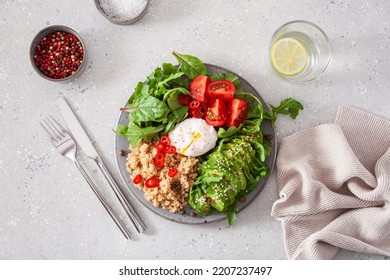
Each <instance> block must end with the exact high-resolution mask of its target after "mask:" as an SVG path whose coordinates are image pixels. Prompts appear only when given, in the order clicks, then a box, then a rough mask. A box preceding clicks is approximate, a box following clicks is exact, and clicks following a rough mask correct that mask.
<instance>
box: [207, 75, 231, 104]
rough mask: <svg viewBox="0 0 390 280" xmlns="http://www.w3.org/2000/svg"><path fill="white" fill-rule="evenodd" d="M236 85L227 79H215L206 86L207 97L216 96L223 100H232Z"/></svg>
mask: <svg viewBox="0 0 390 280" xmlns="http://www.w3.org/2000/svg"><path fill="white" fill-rule="evenodd" d="M235 92H236V87H235V86H234V84H233V83H232V82H230V81H228V80H216V81H214V82H211V83H210V84H209V85H208V86H207V98H209V99H212V98H218V99H222V100H223V101H224V102H230V101H232V100H233V96H234V93H235Z"/></svg>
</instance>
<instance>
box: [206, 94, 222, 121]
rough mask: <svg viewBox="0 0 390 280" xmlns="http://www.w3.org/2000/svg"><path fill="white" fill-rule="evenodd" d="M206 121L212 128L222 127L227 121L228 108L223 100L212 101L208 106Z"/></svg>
mask: <svg viewBox="0 0 390 280" xmlns="http://www.w3.org/2000/svg"><path fill="white" fill-rule="evenodd" d="M205 121H206V122H207V123H208V124H209V125H212V126H222V125H223V124H224V123H225V121H226V106H225V103H224V102H223V101H222V100H221V99H211V100H210V101H209V103H208V104H207V111H206V116H205Z"/></svg>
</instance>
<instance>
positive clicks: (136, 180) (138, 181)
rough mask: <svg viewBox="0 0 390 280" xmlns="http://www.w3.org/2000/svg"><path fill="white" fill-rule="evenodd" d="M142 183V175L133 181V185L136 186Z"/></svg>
mask: <svg viewBox="0 0 390 280" xmlns="http://www.w3.org/2000/svg"><path fill="white" fill-rule="evenodd" d="M141 181H142V175H141V174H138V175H136V176H135V177H134V179H133V183H134V184H139V183H141Z"/></svg>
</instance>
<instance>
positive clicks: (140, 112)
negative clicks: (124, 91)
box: [129, 94, 170, 122]
mask: <svg viewBox="0 0 390 280" xmlns="http://www.w3.org/2000/svg"><path fill="white" fill-rule="evenodd" d="M129 111H130V118H133V119H136V120H137V121H139V122H147V121H154V122H161V121H163V119H164V118H166V116H167V115H168V113H169V111H170V110H169V108H168V106H167V105H166V104H165V102H162V101H161V100H159V99H158V98H156V97H153V96H150V95H147V94H145V95H140V96H139V97H138V98H136V99H135V100H134V102H133V103H131V104H130V106H129Z"/></svg>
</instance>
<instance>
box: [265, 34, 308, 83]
mask: <svg viewBox="0 0 390 280" xmlns="http://www.w3.org/2000/svg"><path fill="white" fill-rule="evenodd" d="M307 61H308V53H307V50H306V48H305V46H304V45H303V44H302V43H301V42H300V41H298V40H297V39H294V38H282V39H279V40H278V41H277V42H276V43H275V44H274V45H273V46H272V48H271V62H272V64H273V66H274V68H275V70H276V71H278V72H279V73H280V74H281V75H284V76H295V75H298V74H299V73H301V72H302V71H303V70H304V69H305V68H306V65H307Z"/></svg>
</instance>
